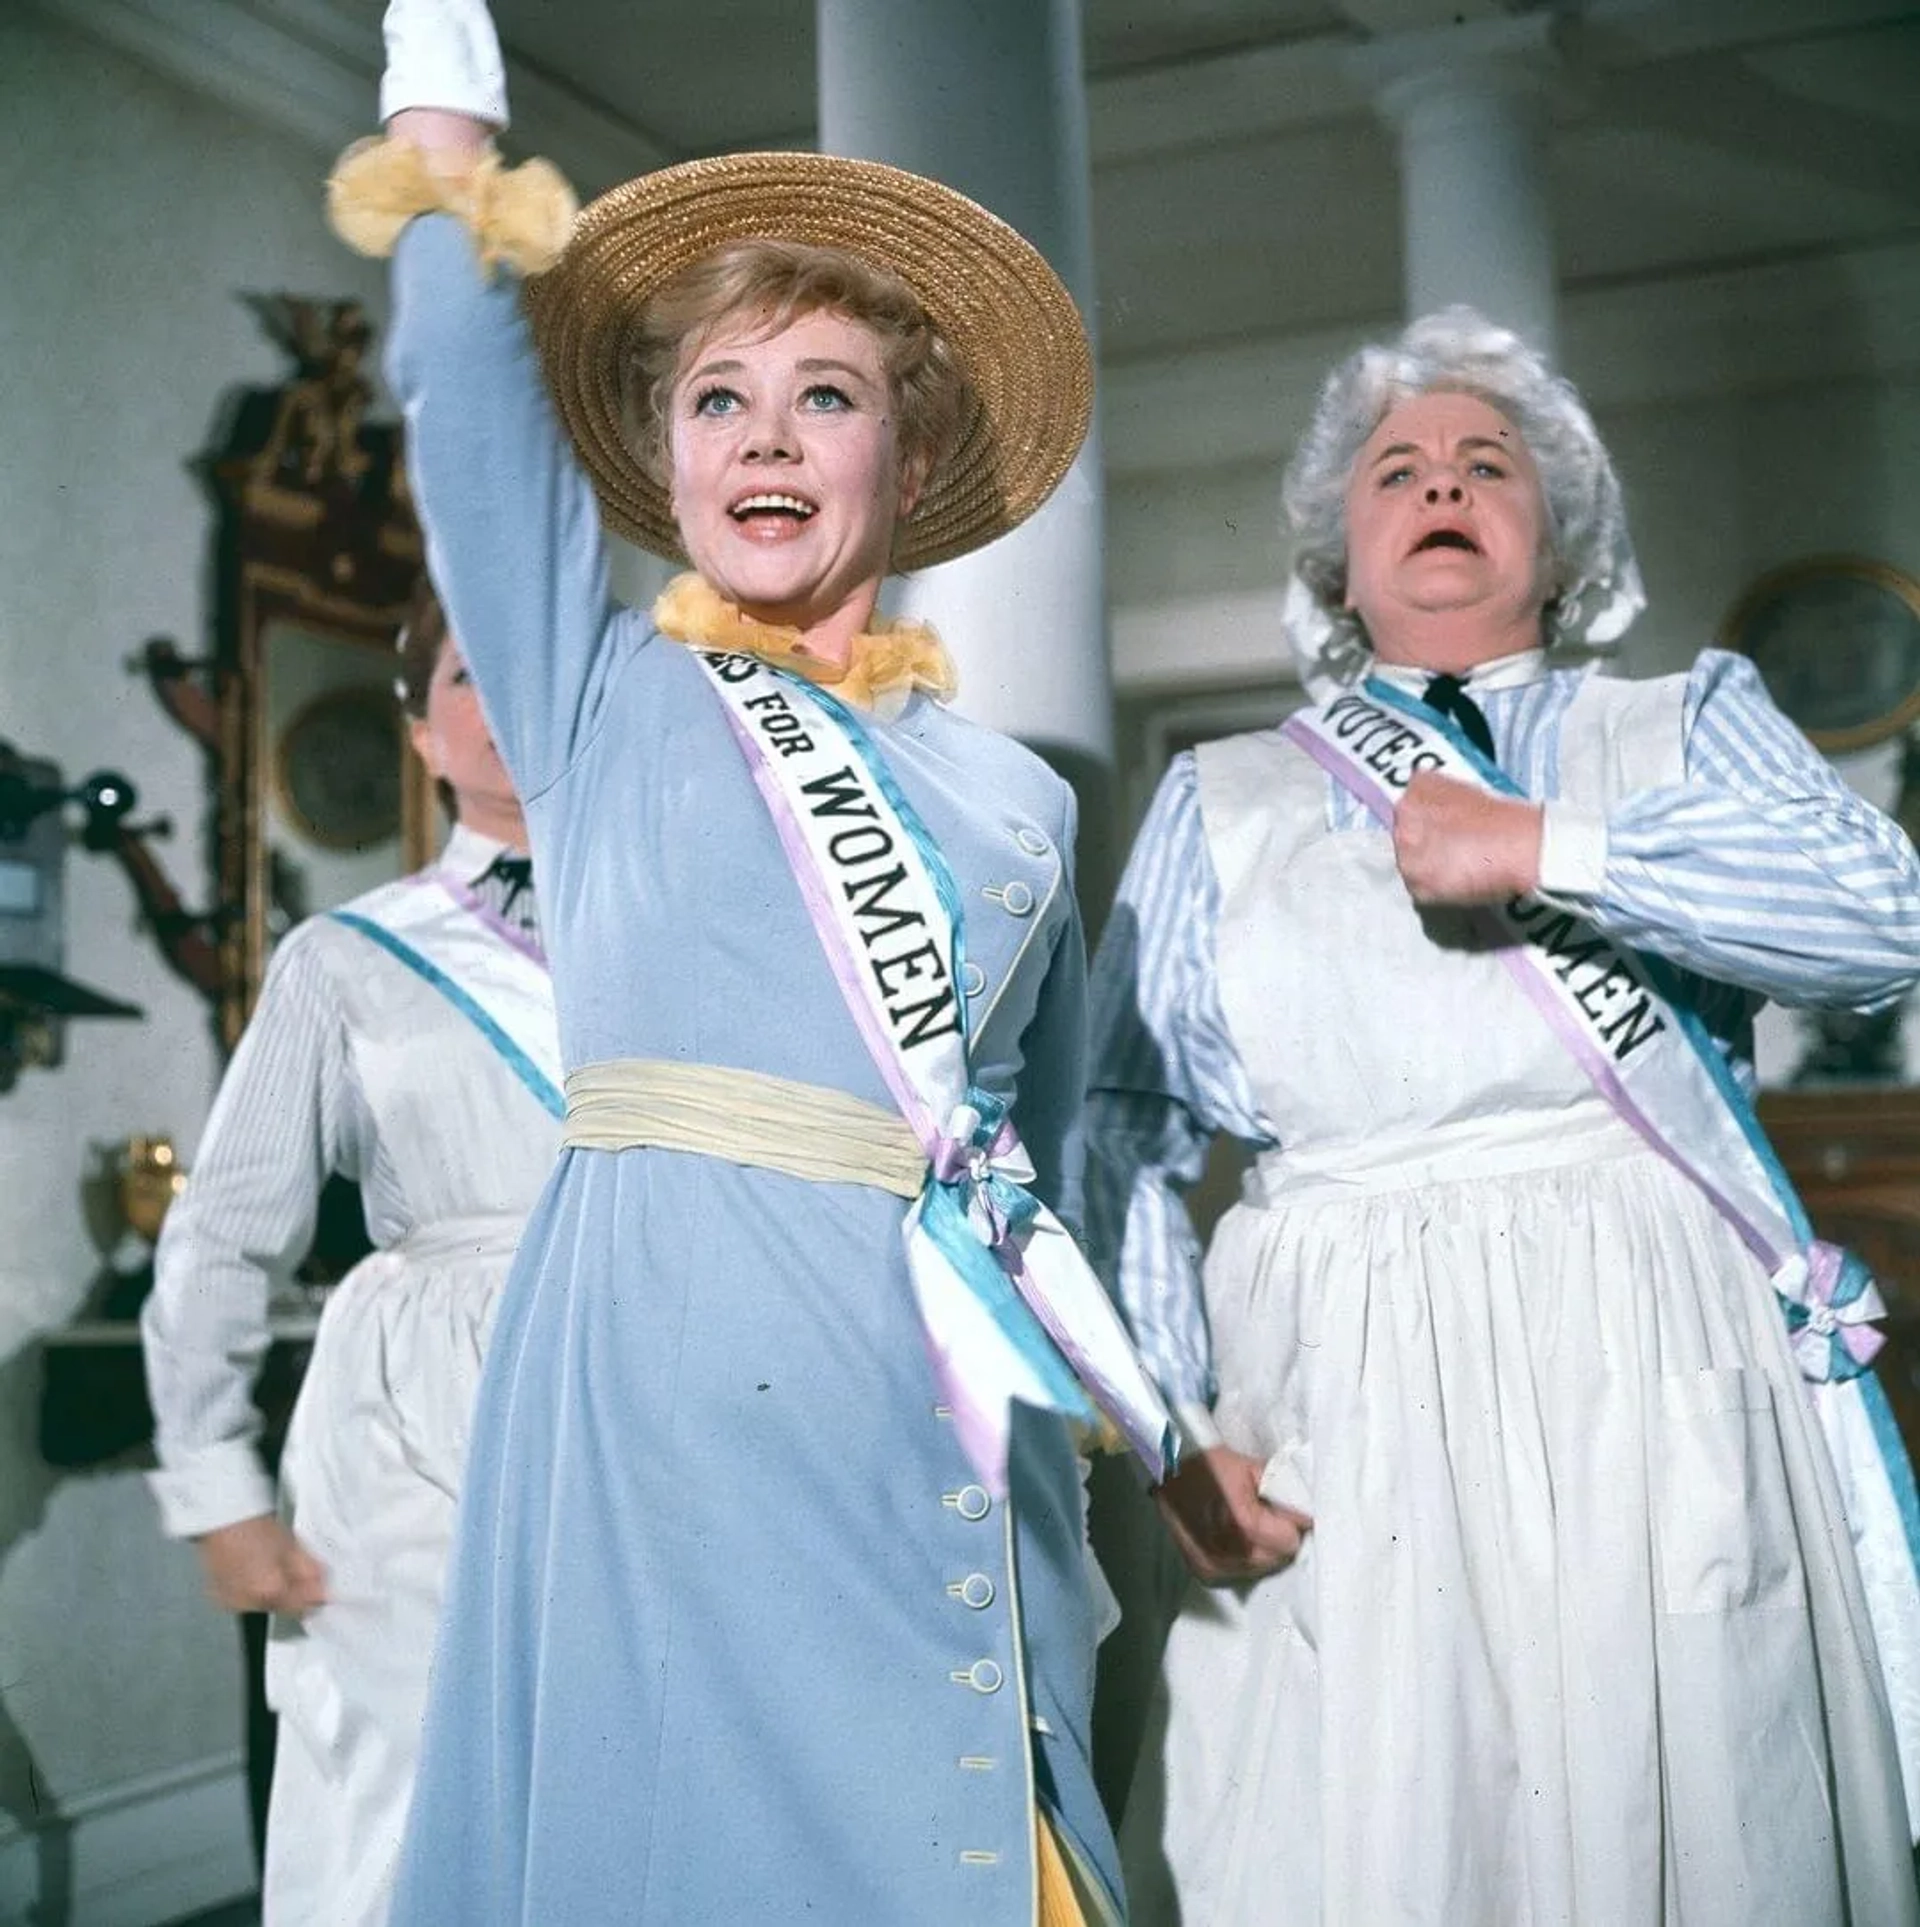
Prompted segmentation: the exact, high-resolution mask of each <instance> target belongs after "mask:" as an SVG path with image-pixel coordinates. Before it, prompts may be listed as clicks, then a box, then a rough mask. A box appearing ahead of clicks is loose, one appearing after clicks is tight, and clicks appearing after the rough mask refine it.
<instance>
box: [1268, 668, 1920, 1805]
mask: <svg viewBox="0 0 1920 1927" xmlns="http://www.w3.org/2000/svg"><path fill="white" fill-rule="evenodd" d="M1280 728H1281V731H1282V733H1283V734H1284V735H1286V736H1287V737H1288V738H1290V739H1291V740H1292V741H1293V742H1294V743H1295V744H1296V745H1297V746H1298V747H1299V748H1300V749H1302V750H1304V751H1305V752H1306V754H1307V755H1309V756H1311V757H1312V758H1313V760H1314V761H1315V762H1317V763H1318V764H1320V766H1321V767H1322V768H1323V769H1325V770H1326V771H1327V772H1328V773H1329V774H1330V775H1331V776H1332V777H1333V778H1334V780H1335V781H1336V782H1338V783H1339V784H1341V786H1342V787H1343V788H1345V789H1346V790H1347V791H1349V792H1350V793H1351V794H1352V795H1353V796H1354V797H1355V798H1356V799H1357V800H1358V801H1359V802H1360V803H1361V804H1362V805H1363V806H1364V807H1365V808H1366V809H1367V810H1368V811H1369V812H1370V813H1371V814H1372V815H1373V816H1374V817H1375V818H1376V819H1378V821H1379V822H1381V823H1382V824H1383V825H1391V823H1392V821H1393V817H1394V812H1395V810H1396V809H1397V807H1398V805H1399V799H1400V796H1401V794H1402V793H1403V792H1404V791H1405V789H1406V787H1407V785H1408V784H1409V783H1410V782H1411V781H1412V780H1413V778H1414V777H1415V776H1416V775H1417V774H1419V772H1421V771H1422V770H1433V771H1436V772H1438V773H1439V774H1441V775H1443V776H1450V777H1453V778H1454V779H1455V780H1456V781H1459V782H1463V783H1470V784H1472V785H1473V786H1474V787H1475V788H1478V789H1482V790H1486V791H1489V792H1491V793H1493V794H1496V795H1501V796H1509V797H1519V796H1520V795H1521V794H1522V792H1521V791H1520V790H1519V789H1518V787H1517V786H1516V785H1515V784H1514V783H1513V782H1511V781H1510V780H1509V779H1508V778H1507V776H1506V775H1505V774H1504V773H1503V772H1502V771H1500V770H1499V769H1497V768H1496V767H1495V766H1494V765H1493V764H1492V763H1490V762H1488V761H1487V760H1486V759H1485V758H1484V757H1482V756H1481V755H1480V754H1479V752H1478V751H1477V750H1476V749H1475V748H1474V747H1473V745H1472V744H1471V743H1469V742H1468V741H1467V740H1466V738H1465V737H1464V736H1462V735H1461V734H1460V732H1459V731H1458V730H1456V729H1455V728H1453V726H1452V725H1451V724H1450V723H1449V722H1448V721H1447V720H1446V719H1444V718H1443V717H1440V716H1438V715H1435V714H1434V713H1433V712H1431V711H1430V710H1428V709H1427V708H1426V707H1425V706H1424V705H1423V704H1420V703H1418V702H1416V701H1414V700H1413V699H1411V698H1409V697H1408V696H1406V695H1404V694H1403V693H1402V692H1401V691H1399V690H1397V689H1395V688H1393V687H1392V686H1391V685H1389V684H1387V683H1385V682H1383V681H1381V680H1379V679H1377V678H1369V679H1368V680H1367V681H1366V682H1365V683H1363V684H1362V685H1361V686H1360V688H1358V689H1357V690H1348V691H1345V692H1343V693H1341V694H1339V695H1336V696H1333V697H1331V698H1329V699H1328V700H1327V701H1325V702H1323V703H1320V704H1317V705H1315V706H1314V707H1312V708H1310V709H1303V710H1296V711H1295V712H1294V713H1293V714H1292V715H1291V716H1289V717H1288V718H1287V719H1286V720H1285V722H1283V723H1282V724H1281V725H1280ZM1484 916H1485V920H1486V924H1487V927H1488V928H1489V929H1490V931H1491V932H1492V934H1493V936H1494V939H1495V943H1496V946H1497V950H1496V954H1497V955H1498V957H1499V960H1500V962H1501V963H1502V965H1503V966H1504V967H1505V968H1506V969H1507V971H1508V972H1509V973H1510V974H1511V975H1512V977H1513V979H1514V981H1515V983H1516V984H1518V986H1519V987H1520V989H1521V991H1522V992H1523V993H1524V994H1525V995H1526V997H1527V998H1528V1000H1529V1001H1530V1002H1531V1003H1532V1004H1533V1005H1534V1007H1535V1008H1536V1009H1537V1010H1538V1011H1539V1012H1540V1013H1541V1015H1542V1016H1543V1017H1544V1018H1545V1019H1546V1021H1547V1023H1548V1024H1549V1026H1551V1028H1552V1030H1553V1032H1554V1034H1555V1036H1557V1037H1558V1038H1559V1039H1560V1040H1561V1042H1562V1043H1563V1044H1565V1046H1566V1047H1567V1049H1568V1050H1569V1051H1570V1052H1571V1053H1572V1054H1573V1057H1574V1059H1575V1060H1576V1062H1578V1064H1579V1065H1580V1067H1581V1069H1582V1070H1583V1071H1585V1072H1586V1074H1587V1076H1588V1077H1589V1078H1590V1079H1591V1080H1592V1082H1593V1085H1594V1087H1595V1089H1597V1090H1598V1091H1599V1092H1600V1094H1601V1095H1602V1096H1603V1097H1604V1098H1605V1099H1606V1100H1607V1102H1608V1103H1609V1104H1610V1105H1611V1106H1612V1107H1613V1109H1614V1111H1615V1112H1616V1113H1617V1114H1618V1115H1619V1116H1620V1117H1621V1118H1623V1119H1624V1120H1625V1121H1626V1122H1627V1123H1628V1124H1630V1125H1631V1126H1632V1127H1633V1128H1634V1130H1635V1131H1636V1132H1638V1133H1639V1135H1640V1136H1641V1137H1642V1138H1643V1139H1644V1140H1645V1141H1646V1142H1647V1144H1648V1145H1650V1146H1651V1147H1652V1148H1653V1149H1654V1150H1655V1151H1657V1152H1658V1153H1659V1154H1660V1155H1661V1156H1662V1157H1663V1158H1665V1159H1666V1160H1667V1161H1668V1162H1669V1163H1670V1164H1673V1165H1674V1166H1676V1167H1677V1168H1678V1169H1679V1170H1680V1171H1682V1172H1683V1173H1684V1174H1685V1175H1686V1176H1687V1177H1688V1178H1690V1179H1691V1180H1692V1181H1693V1182H1694V1183H1695V1184H1696V1185H1698V1186H1699V1188H1700V1189H1701V1190H1702V1191H1703V1192H1704V1193H1705V1194H1706V1196H1707V1198H1708V1199H1709V1200H1710V1201H1711V1202H1712V1204H1713V1206H1714V1208H1715V1209H1716V1210H1717V1211H1719V1213H1720V1214H1721V1216H1722V1217H1723V1218H1725V1219H1726V1221H1727V1222H1728V1224H1730V1225H1731V1226H1732V1227H1733V1229H1734V1231H1735V1232H1736V1233H1737V1234H1738V1235H1739V1237H1740V1239H1741V1241H1742V1242H1743V1243H1744V1244H1745V1245H1746V1246H1747V1248H1748V1249H1749V1250H1750V1251H1752V1252H1753V1254H1754V1255H1755V1257H1757V1258H1758V1259H1759V1260H1760V1262H1761V1263H1762V1264H1763V1265H1764V1266H1765V1267H1766V1269H1767V1273H1768V1275H1769V1277H1770V1278H1771V1280H1772V1283H1773V1288H1774V1290H1775V1291H1776V1292H1777V1293H1778V1294H1779V1297H1780V1302H1781V1308H1782V1310H1783V1312H1784V1314H1785V1317H1786V1321H1787V1327H1788V1331H1789V1333H1790V1334H1791V1340H1790V1342H1791V1346H1792V1350H1793V1354H1794V1358H1795V1360H1796V1362H1797V1363H1798V1365H1799V1367H1800V1370H1801V1373H1802V1374H1803V1376H1804V1377H1805V1378H1806V1379H1807V1380H1808V1381H1809V1382H1810V1390H1811V1392H1812V1395H1813V1400H1814V1405H1815V1408H1816V1410H1817V1411H1818V1413H1819V1416H1820V1419H1821V1422H1822V1426H1823V1429H1824V1430H1825V1432H1826V1434H1827V1439H1828V1443H1829V1445H1830V1446H1831V1447H1832V1448H1833V1451H1834V1453H1835V1456H1836V1458H1837V1459H1838V1460H1839V1461H1840V1465H1839V1470H1840V1475H1841V1485H1842V1488H1843V1491H1845V1492H1846V1493H1847V1494H1848V1495H1849V1498H1850V1500H1851V1501H1853V1503H1850V1505H1849V1515H1850V1523H1851V1525H1852V1529H1853V1532H1854V1536H1855V1538H1856V1540H1857V1541H1859V1542H1860V1543H1861V1547H1862V1552H1861V1561H1860V1563H1861V1569H1862V1574H1863V1577H1864V1578H1865V1579H1866V1581H1867V1586H1868V1595H1869V1605H1870V1608H1871V1611H1872V1617H1873V1620H1874V1625H1875V1631H1876V1634H1877V1635H1878V1637H1879V1639H1880V1644H1881V1651H1882V1659H1883V1662H1884V1663H1886V1664H1887V1667H1888V1671H1889V1686H1890V1690H1891V1692H1892V1696H1893V1698H1894V1701H1895V1703H1896V1705H1899V1704H1901V1702H1902V1700H1903V1698H1904V1700H1905V1701H1906V1703H1907V1704H1909V1705H1914V1704H1920V1591H1917V1590H1916V1587H1915V1583H1914V1575H1915V1572H1916V1569H1917V1568H1920V1496H1916V1493H1915V1488H1914V1478H1913V1470H1912V1467H1911V1465H1910V1464H1909V1463H1908V1460H1907V1454H1906V1448H1905V1446H1904V1444H1903V1443H1902V1441H1901V1438H1900V1433H1899V1428H1898V1425H1897V1424H1896V1423H1895V1421H1894V1417H1893V1412H1892V1408H1891V1407H1890V1406H1889V1405H1888V1403H1887V1399H1886V1394H1885V1392H1884V1391H1882V1389H1881V1387H1880V1385H1879V1382H1878V1380H1877V1379H1876V1378H1875V1377H1874V1375H1873V1373H1872V1371H1871V1370H1870V1369H1869V1367H1870V1366H1871V1364H1872V1360H1873V1356H1874V1354H1875V1353H1876V1352H1877V1351H1878V1350H1879V1349H1880V1346H1881V1344H1882V1343H1883V1342H1884V1341H1883V1340H1882V1337H1881V1334H1880V1333H1879V1332H1877V1331H1875V1330H1874V1329H1873V1324H1872V1321H1874V1320H1876V1319H1879V1318H1883V1317H1884V1316H1885V1315H1886V1307H1885V1305H1884V1304H1883V1303H1882V1302H1881V1298H1880V1294H1879V1292H1878V1291H1877V1290H1876V1289H1875V1287H1874V1284H1873V1280H1872V1278H1871V1277H1870V1276H1869V1275H1868V1272H1867V1270H1866V1267H1865V1266H1864V1265H1863V1264H1861V1262H1860V1260H1859V1259H1858V1258H1856V1257H1855V1256H1853V1254H1852V1253H1850V1252H1846V1251H1843V1250H1841V1249H1840V1248H1839V1247H1838V1246H1836V1245H1832V1244H1829V1243H1827V1242H1825V1241H1824V1240H1823V1239H1819V1238H1816V1237H1815V1236H1814V1235H1813V1228H1812V1225H1811V1224H1810V1222H1809V1221H1808V1218H1807V1213H1806V1208H1805V1206H1804V1205H1803V1204H1802V1203H1801V1201H1800V1197H1799V1194H1798V1193H1797V1192H1796V1191H1795V1189H1794V1187H1793V1183H1792V1180H1791V1179H1790V1178H1789V1177H1788V1176H1787V1173H1786V1170H1785V1169H1784V1167H1783V1166H1782V1165H1781V1163H1780V1160H1779V1158H1778V1157H1777V1156H1776V1155H1775V1153H1774V1150H1773V1147H1772V1146H1771V1145H1770V1144H1769V1143H1768V1142H1767V1139H1766V1134H1765V1133H1764V1132H1763V1131H1762V1129H1761V1127H1760V1121H1759V1119H1758V1117H1757V1116H1756V1114H1755V1112H1754V1108H1753V1105H1752V1102H1751V1101H1750V1100H1749V1098H1748V1097H1747V1094H1746V1093H1745V1092H1744V1091H1743V1090H1742V1089H1741V1088H1740V1086H1739V1084H1738V1083H1737V1082H1735V1080H1734V1077H1733V1074H1732V1072H1731V1071H1730V1070H1729V1069H1728V1067H1727V1064H1726V1062H1725V1060H1724V1059H1723V1058H1722V1057H1721V1055H1720V1053H1719V1051H1718V1050H1717V1049H1716V1048H1715V1046H1714V1043H1713V1040H1712V1038H1711V1037H1710V1036H1709V1034H1708V1033H1707V1031H1706V1028H1705V1026H1704V1025H1702V1024H1701V1022H1700V1020H1699V1018H1698V1017H1697V1016H1696V1015H1695V1014H1694V1013H1693V1012H1692V1011H1691V1010H1690V1009H1688V1008H1687V1006H1686V1005H1685V1003H1684V1002H1683V1001H1681V1000H1679V999H1678V998H1676V997H1675V996H1674V995H1673V994H1672V992H1671V990H1670V989H1669V988H1668V986H1670V985H1671V984H1672V973H1671V968H1670V966H1667V965H1665V964H1663V963H1662V962H1661V961H1660V960H1659V959H1658V958H1651V957H1645V956H1642V955H1640V954H1638V953H1636V952H1634V951H1631V950H1627V949H1623V948H1620V947H1618V946H1616V945H1615V944H1614V943H1613V942H1612V941H1611V940H1610V939H1609V938H1607V937H1605V936H1603V935H1601V933H1600V932H1599V931H1597V930H1596V929H1594V927H1593V926H1592V925H1591V924H1590V923H1587V922H1585V921H1584V920H1583V919H1582V918H1581V917H1579V916H1578V915H1577V914H1576V913H1574V912H1572V911H1567V910H1561V909H1557V908H1555V907H1554V906H1552V905H1550V904H1547V903H1543V902H1542V901H1540V900H1539V899H1538V898H1537V897H1532V896H1526V897H1518V898H1515V899H1513V900H1512V901H1510V902H1508V903H1504V904H1501V905H1498V906H1492V907H1489V908H1488V909H1487V910H1486V911H1485V912H1484ZM1902 1673H1904V1674H1906V1675H1907V1677H1906V1678H1905V1679H1904V1680H1903V1679H1901V1678H1899V1677H1897V1675H1899V1674H1902ZM1901 1737H1902V1746H1903V1750H1907V1751H1910V1750H1911V1749H1912V1748H1913V1747H1914V1743H1915V1740H1916V1737H1917V1736H1916V1735H1915V1734H1913V1733H1911V1732H1903V1733H1902V1736H1901ZM1916 1766H1920V1753H1913V1754H1911V1757H1909V1760H1908V1767H1909V1773H1910V1776H1912V1777H1913V1779H1914V1785H1913V1792H1914V1793H1915V1794H1916V1795H1920V1775H1916V1774H1915V1768H1916ZM1914 1811H1915V1813H1916V1816H1917V1817H1920V1805H1916V1806H1915V1808H1914Z"/></svg>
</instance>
